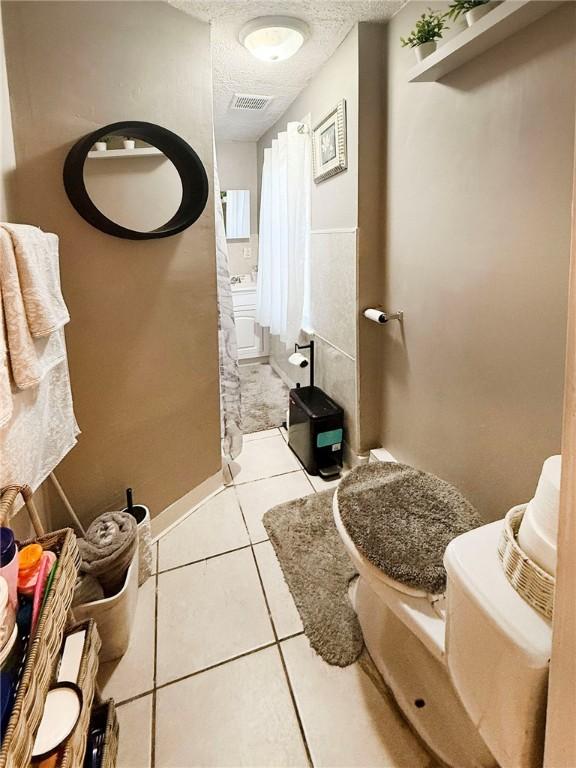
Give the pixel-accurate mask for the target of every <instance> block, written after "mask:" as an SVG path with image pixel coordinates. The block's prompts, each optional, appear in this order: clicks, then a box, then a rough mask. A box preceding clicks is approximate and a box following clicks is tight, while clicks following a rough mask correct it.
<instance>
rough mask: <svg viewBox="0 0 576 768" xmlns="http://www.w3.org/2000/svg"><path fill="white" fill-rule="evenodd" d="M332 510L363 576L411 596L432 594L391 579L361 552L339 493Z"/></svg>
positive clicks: (339, 530)
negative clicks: (342, 511) (342, 512)
mask: <svg viewBox="0 0 576 768" xmlns="http://www.w3.org/2000/svg"><path fill="white" fill-rule="evenodd" d="M332 511H333V515H334V522H335V524H336V528H337V530H338V533H339V535H340V538H341V539H342V542H343V543H344V546H345V547H346V549H347V551H348V554H349V555H350V557H351V559H352V561H353V563H354V565H355V566H356V568H357V570H358V573H359V574H360V575H361V576H363V577H364V578H365V579H366V580H367V581H368V582H372V583H374V582H376V583H381V584H384V585H385V586H387V587H389V588H391V589H395V590H396V591H397V592H402V593H403V594H405V595H410V597H426V598H427V597H429V596H430V595H429V593H428V592H425V591H424V590H423V589H415V588H414V587H409V586H407V585H406V584H402V583H401V582H399V581H396V580H395V579H391V578H390V577H389V576H387V575H386V574H385V573H384V571H381V570H380V568H378V567H377V566H375V565H374V563H371V562H370V560H368V558H367V557H365V556H364V555H363V554H362V552H360V550H359V549H358V548H357V546H356V545H355V544H354V542H353V541H352V539H351V538H350V535H349V533H348V531H347V530H346V528H345V527H344V523H343V522H342V518H341V517H340V510H339V508H338V494H337V493H335V494H334V498H333V500H332Z"/></svg>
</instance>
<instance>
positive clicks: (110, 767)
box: [101, 699, 120, 768]
mask: <svg viewBox="0 0 576 768" xmlns="http://www.w3.org/2000/svg"><path fill="white" fill-rule="evenodd" d="M102 706H103V707H106V734H105V736H104V752H103V753H102V763H101V768H114V767H115V765H116V757H117V756H118V737H119V734H120V727H119V725H118V718H117V717H116V707H115V706H114V701H113V700H112V699H109V700H108V701H107V702H105V703H104V704H103V705H102Z"/></svg>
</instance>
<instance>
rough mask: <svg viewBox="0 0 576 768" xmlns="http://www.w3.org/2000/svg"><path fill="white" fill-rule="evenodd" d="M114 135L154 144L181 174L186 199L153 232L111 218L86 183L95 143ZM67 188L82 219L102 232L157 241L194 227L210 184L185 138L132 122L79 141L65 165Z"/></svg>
mask: <svg viewBox="0 0 576 768" xmlns="http://www.w3.org/2000/svg"><path fill="white" fill-rule="evenodd" d="M110 134H112V135H124V136H130V137H131V138H134V139H139V140H140V141H144V142H146V143H148V144H151V145H152V146H154V147H156V148H157V149H159V150H160V151H161V152H163V153H164V155H165V156H166V157H167V158H168V160H170V161H171V162H172V163H173V165H174V167H175V168H176V170H177V171H178V175H179V176H180V180H181V182H182V200H181V202H180V205H179V207H178V210H177V211H176V213H175V214H174V216H172V218H171V219H170V220H169V221H167V222H166V223H165V224H163V225H162V226H160V227H157V228H156V229H153V230H151V231H149V232H140V231H138V230H133V229H128V228H127V227H123V226H122V225H121V224H117V223H116V222H115V221H113V220H112V219H109V218H108V217H107V216H105V215H104V214H103V213H102V212H101V211H100V210H99V209H98V208H97V207H96V206H95V205H94V203H93V202H92V200H91V198H90V195H89V194H88V191H87V189H86V185H85V183H84V163H85V161H86V158H87V157H88V152H90V150H91V149H92V147H93V146H94V144H95V143H96V142H97V141H99V140H100V139H102V138H104V136H108V135H110ZM64 188H65V189H66V194H67V195H68V198H69V200H70V202H71V203H72V205H73V206H74V208H75V209H76V211H77V212H78V213H79V214H80V216H82V218H83V219H85V220H86V221H87V222H88V223H89V224H91V225H92V226H93V227H96V229H99V230H100V231H101V232H105V233H106V234H107V235H113V236H114V237H121V238H124V239H126V240H154V239H157V238H159V237H171V236H172V235H177V234H178V233H179V232H183V231H184V230H185V229H187V228H188V227H190V226H191V225H192V224H194V222H195V221H196V220H197V219H198V218H199V216H200V215H201V214H202V211H203V210H204V208H205V207H206V203H207V201H208V190H209V185H208V176H207V175H206V169H205V168H204V165H203V163H202V161H201V160H200V158H199V157H198V155H197V154H196V152H195V151H194V150H193V149H192V147H191V146H190V145H189V144H187V143H186V142H185V141H184V139H182V138H181V137H180V136H178V135H177V134H176V133H173V132H172V131H169V130H168V129H167V128H162V127H161V126H160V125H155V124H154V123H144V122H140V121H134V120H132V121H124V122H119V123H111V124H110V125H105V126H104V127H103V128H99V129H98V130H97V131H93V132H92V133H89V134H87V135H86V136H84V137H83V138H81V139H80V141H78V142H76V144H74V146H73V147H72V149H71V150H70V152H69V153H68V156H67V157H66V162H65V163H64Z"/></svg>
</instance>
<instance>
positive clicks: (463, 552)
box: [444, 521, 552, 768]
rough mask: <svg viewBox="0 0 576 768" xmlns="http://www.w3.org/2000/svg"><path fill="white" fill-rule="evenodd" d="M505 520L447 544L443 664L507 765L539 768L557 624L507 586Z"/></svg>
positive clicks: (485, 736) (495, 752)
mask: <svg viewBox="0 0 576 768" xmlns="http://www.w3.org/2000/svg"><path fill="white" fill-rule="evenodd" d="M501 530H502V521H498V522H495V523H490V524H489V525H485V526H482V527H481V528H476V529H475V530H473V531H469V532H468V533H465V534H463V535H462V536H458V537H457V538H456V539H454V540H453V541H452V542H450V544H449V545H448V548H447V549H446V554H445V556H444V565H445V567H446V571H447V574H448V586H447V612H446V660H447V665H448V670H449V674H450V677H451V680H452V683H453V685H454V687H455V688H456V691H457V693H458V695H459V696H460V698H461V700H462V703H463V704H464V707H465V708H466V710H467V712H468V714H469V716H470V717H471V719H472V721H473V722H474V724H475V725H476V727H477V728H478V730H479V732H480V735H481V736H482V738H483V739H484V741H485V743H486V745H487V747H488V748H489V749H490V751H491V752H492V754H493V755H494V757H495V758H496V760H497V761H498V763H499V764H500V765H501V766H502V768H519V766H522V768H540V766H541V765H542V758H543V750H544V730H545V715H546V690H547V683H548V665H549V661H550V653H551V646H552V625H551V622H549V621H548V620H547V619H545V618H544V617H543V616H542V615H540V614H539V613H538V612H537V611H535V610H534V609H533V608H532V607H531V606H530V605H528V603H526V602H525V601H524V600H523V599H522V598H521V597H520V595H519V594H518V593H517V592H516V591H515V590H514V589H513V587H512V586H511V585H510V583H509V582H508V580H507V579H506V576H505V575H504V571H503V569H502V566H501V563H500V560H499V558H498V549H497V547H498V539H499V537H500V531H501Z"/></svg>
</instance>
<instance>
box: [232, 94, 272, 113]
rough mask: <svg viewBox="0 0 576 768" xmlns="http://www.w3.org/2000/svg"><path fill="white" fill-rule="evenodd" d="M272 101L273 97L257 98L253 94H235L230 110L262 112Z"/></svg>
mask: <svg viewBox="0 0 576 768" xmlns="http://www.w3.org/2000/svg"><path fill="white" fill-rule="evenodd" d="M271 101H272V97H271V96H256V95H254V94H253V93H235V94H234V98H233V99H232V104H231V105H230V109H241V110H244V111H249V112H262V110H264V109H266V107H267V106H268V104H270V102H271Z"/></svg>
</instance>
